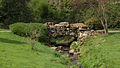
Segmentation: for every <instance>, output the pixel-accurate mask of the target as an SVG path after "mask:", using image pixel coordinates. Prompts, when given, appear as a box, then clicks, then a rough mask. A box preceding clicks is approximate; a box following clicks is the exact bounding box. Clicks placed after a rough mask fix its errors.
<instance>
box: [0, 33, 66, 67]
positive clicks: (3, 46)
mask: <svg viewBox="0 0 120 68" xmlns="http://www.w3.org/2000/svg"><path fill="white" fill-rule="evenodd" d="M55 54H57V52H55V51H54V50H51V49H50V48H49V47H47V46H45V45H43V44H41V43H37V44H36V50H31V46H30V45H29V44H27V43H26V42H25V39H23V38H21V37H19V36H16V35H14V34H12V33H0V68H68V66H67V65H65V63H67V60H65V59H64V58H60V57H56V56H55ZM58 56H59V55H58Z"/></svg>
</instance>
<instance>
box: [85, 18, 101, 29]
mask: <svg viewBox="0 0 120 68" xmlns="http://www.w3.org/2000/svg"><path fill="white" fill-rule="evenodd" d="M85 24H86V25H87V26H88V27H89V28H90V29H95V30H97V29H102V28H103V27H102V25H101V23H100V22H99V20H98V19H97V18H96V17H91V18H90V19H88V20H87V21H85Z"/></svg>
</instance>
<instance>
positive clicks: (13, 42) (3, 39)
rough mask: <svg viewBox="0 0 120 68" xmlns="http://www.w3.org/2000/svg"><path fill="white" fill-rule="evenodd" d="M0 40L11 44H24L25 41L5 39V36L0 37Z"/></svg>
mask: <svg viewBox="0 0 120 68" xmlns="http://www.w3.org/2000/svg"><path fill="white" fill-rule="evenodd" d="M0 42H3V43H11V44H26V43H25V42H20V41H16V40H10V39H5V38H0Z"/></svg>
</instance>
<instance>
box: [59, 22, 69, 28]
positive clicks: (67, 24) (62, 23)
mask: <svg viewBox="0 0 120 68" xmlns="http://www.w3.org/2000/svg"><path fill="white" fill-rule="evenodd" d="M59 25H62V26H66V27H68V26H69V23H68V22H60V23H59Z"/></svg>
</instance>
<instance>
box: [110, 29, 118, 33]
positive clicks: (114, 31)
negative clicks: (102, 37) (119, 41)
mask: <svg viewBox="0 0 120 68" xmlns="http://www.w3.org/2000/svg"><path fill="white" fill-rule="evenodd" d="M108 32H109V33H120V30H118V31H108Z"/></svg>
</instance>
